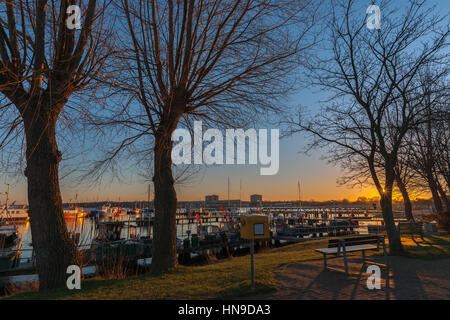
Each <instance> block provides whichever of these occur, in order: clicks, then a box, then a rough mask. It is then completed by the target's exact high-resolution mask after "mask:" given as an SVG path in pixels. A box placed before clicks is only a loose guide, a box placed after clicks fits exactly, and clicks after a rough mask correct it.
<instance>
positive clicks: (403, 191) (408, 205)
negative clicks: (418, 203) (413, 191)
mask: <svg viewBox="0 0 450 320" xmlns="http://www.w3.org/2000/svg"><path fill="white" fill-rule="evenodd" d="M395 181H396V183H397V187H398V189H399V190H400V192H401V194H402V197H403V204H404V207H405V218H406V219H408V220H411V221H414V216H413V213H412V205H411V199H410V198H409V194H408V190H407V189H406V186H405V184H404V183H403V180H402V178H401V177H400V175H399V174H398V173H396V175H395Z"/></svg>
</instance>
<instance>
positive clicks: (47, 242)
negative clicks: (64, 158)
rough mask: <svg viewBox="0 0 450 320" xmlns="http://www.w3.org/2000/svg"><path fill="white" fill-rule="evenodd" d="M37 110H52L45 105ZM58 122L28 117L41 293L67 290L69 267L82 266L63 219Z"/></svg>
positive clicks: (32, 222)
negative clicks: (65, 288)
mask: <svg viewBox="0 0 450 320" xmlns="http://www.w3.org/2000/svg"><path fill="white" fill-rule="evenodd" d="M37 108H42V109H41V110H43V109H44V108H45V109H46V110H49V109H50V108H48V106H46V105H44V103H41V105H40V106H37ZM37 108H36V109H37ZM36 109H35V108H29V110H36ZM56 120H57V115H56V114H52V113H51V112H50V111H49V112H47V113H46V114H44V112H39V113H34V112H31V111H30V112H28V113H25V115H24V124H25V131H26V144H27V150H26V156H27V168H26V169H25V175H26V177H27V182H28V201H29V206H30V225H31V232H32V235H33V249H34V250H35V251H36V258H37V261H36V263H37V270H38V274H39V290H41V291H42V290H46V289H53V288H59V287H63V286H65V284H66V277H67V275H66V270H67V266H69V265H72V264H77V262H78V259H77V249H76V247H75V244H74V242H73V241H72V240H71V239H70V237H69V234H68V232H67V226H66V223H65V221H64V216H63V208H62V198H61V192H60V189H59V177H58V166H59V162H60V161H61V152H60V151H59V150H58V146H57V144H56V136H55V126H56Z"/></svg>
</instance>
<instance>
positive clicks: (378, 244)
mask: <svg viewBox="0 0 450 320" xmlns="http://www.w3.org/2000/svg"><path fill="white" fill-rule="evenodd" d="M380 249H383V254H384V258H385V263H386V267H388V258H387V253H386V242H385V239H384V236H358V237H348V238H338V239H329V240H328V248H321V249H316V251H317V252H320V253H322V254H323V265H324V268H325V270H326V269H327V268H328V267H327V255H334V256H336V257H339V256H340V255H341V253H342V255H343V257H344V267H345V273H346V274H348V263H347V253H350V252H358V251H361V252H362V258H363V263H366V251H367V250H377V251H378V250H380Z"/></svg>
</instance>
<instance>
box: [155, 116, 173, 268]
mask: <svg viewBox="0 0 450 320" xmlns="http://www.w3.org/2000/svg"><path fill="white" fill-rule="evenodd" d="M174 129H175V128H174V127H173V128H170V129H167V128H166V127H165V126H164V125H163V126H160V129H159V130H158V131H157V133H156V134H155V146H154V149H153V150H154V158H155V160H154V176H153V182H154V185H155V200H154V201H155V224H154V232H153V249H152V250H153V252H152V264H151V271H152V272H153V273H161V272H165V271H167V270H169V269H171V268H174V267H176V266H177V264H178V262H177V247H176V236H177V233H176V208H177V195H176V191H175V187H174V178H173V175H172V158H171V152H172V140H171V136H172V132H173V130H174Z"/></svg>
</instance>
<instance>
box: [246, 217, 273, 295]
mask: <svg viewBox="0 0 450 320" xmlns="http://www.w3.org/2000/svg"><path fill="white" fill-rule="evenodd" d="M240 219H241V238H242V239H248V240H250V271H251V283H252V288H255V264H254V254H255V239H268V238H270V230H269V217H268V216H263V215H254V216H241V217H240Z"/></svg>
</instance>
